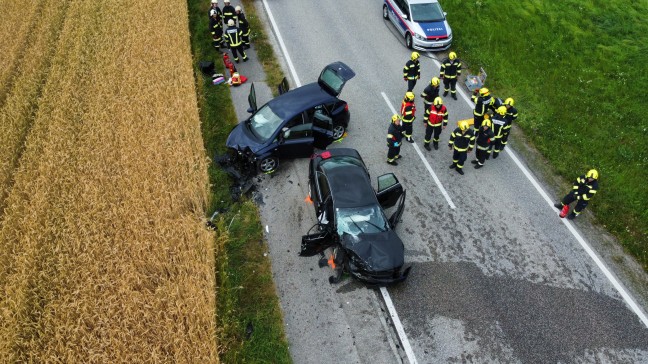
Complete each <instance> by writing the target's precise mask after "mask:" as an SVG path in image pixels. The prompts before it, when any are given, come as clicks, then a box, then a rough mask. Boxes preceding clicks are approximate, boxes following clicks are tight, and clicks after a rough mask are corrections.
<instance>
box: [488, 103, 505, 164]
mask: <svg viewBox="0 0 648 364" xmlns="http://www.w3.org/2000/svg"><path fill="white" fill-rule="evenodd" d="M492 124H493V134H494V135H495V136H494V139H492V140H491V145H492V148H493V159H495V158H497V157H499V153H500V152H501V151H502V149H503V148H502V136H503V135H504V126H505V125H506V106H503V105H502V106H500V107H498V108H497V112H496V113H495V114H493V120H492Z"/></svg>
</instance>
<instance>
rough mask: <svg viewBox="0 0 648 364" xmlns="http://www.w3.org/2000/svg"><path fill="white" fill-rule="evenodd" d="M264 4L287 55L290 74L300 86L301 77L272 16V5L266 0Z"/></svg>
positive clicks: (283, 50)
mask: <svg viewBox="0 0 648 364" xmlns="http://www.w3.org/2000/svg"><path fill="white" fill-rule="evenodd" d="M263 6H265V8H266V12H267V13H268V19H270V23H272V27H273V28H274V31H275V34H276V35H277V39H278V40H279V47H281V51H282V52H283V54H284V57H286V63H288V68H289V69H290V74H291V75H292V77H293V80H295V87H300V86H301V82H300V81H299V77H297V71H295V66H293V63H292V60H291V59H290V55H289V54H288V50H287V49H286V44H285V43H284V41H283V38H282V37H281V33H279V27H278V26H277V23H276V22H275V20H274V16H272V11H270V6H268V2H267V1H266V0H263Z"/></svg>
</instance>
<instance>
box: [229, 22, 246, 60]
mask: <svg viewBox="0 0 648 364" xmlns="http://www.w3.org/2000/svg"><path fill="white" fill-rule="evenodd" d="M234 24H235V23H234V20H233V19H230V20H229V21H228V22H227V30H226V31H225V37H226V38H227V43H228V44H229V47H230V49H231V50H232V55H233V56H234V62H236V63H238V62H239V58H238V54H239V53H241V55H242V56H243V62H247V60H248V58H247V54H245V50H244V49H243V32H242V31H241V29H239V28H237V27H236V25H234Z"/></svg>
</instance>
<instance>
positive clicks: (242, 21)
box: [234, 5, 250, 49]
mask: <svg viewBox="0 0 648 364" xmlns="http://www.w3.org/2000/svg"><path fill="white" fill-rule="evenodd" d="M234 9H235V10H236V18H237V19H238V24H239V28H241V31H242V32H243V47H244V48H245V49H248V48H250V23H248V21H247V19H246V18H245V14H243V10H241V7H240V6H238V5H237V6H236V7H235V8H234Z"/></svg>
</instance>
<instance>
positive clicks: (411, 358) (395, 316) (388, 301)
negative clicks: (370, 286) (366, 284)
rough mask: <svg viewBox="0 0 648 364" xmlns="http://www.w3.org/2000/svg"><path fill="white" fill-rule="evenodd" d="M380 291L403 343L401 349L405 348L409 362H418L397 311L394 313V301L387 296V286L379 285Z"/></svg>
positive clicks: (414, 363)
mask: <svg viewBox="0 0 648 364" xmlns="http://www.w3.org/2000/svg"><path fill="white" fill-rule="evenodd" d="M380 293H382V296H383V299H384V300H385V305H387V310H388V311H389V315H390V316H391V319H392V322H393V323H394V327H395V328H396V332H397V333H398V337H399V338H400V341H401V344H403V350H405V355H407V360H409V362H410V364H416V363H418V361H416V356H415V355H414V351H413V350H412V346H411V345H410V343H409V340H407V335H405V329H404V328H403V324H402V323H401V321H400V318H398V313H396V307H394V303H393V302H392V300H391V297H389V292H387V288H385V287H380Z"/></svg>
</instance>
